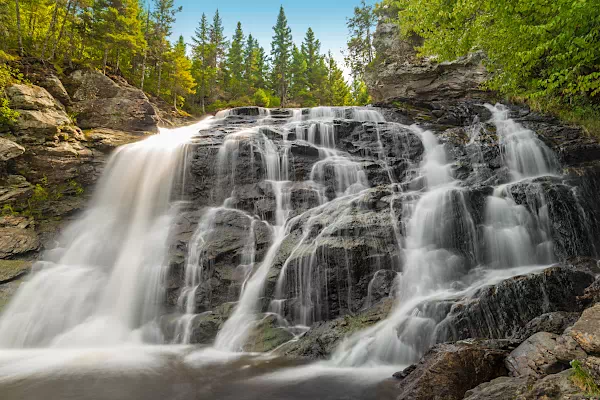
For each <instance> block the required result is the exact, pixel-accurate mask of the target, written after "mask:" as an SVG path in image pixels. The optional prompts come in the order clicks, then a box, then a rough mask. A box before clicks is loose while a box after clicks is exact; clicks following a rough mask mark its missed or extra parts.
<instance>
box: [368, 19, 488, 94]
mask: <svg viewBox="0 0 600 400" xmlns="http://www.w3.org/2000/svg"><path fill="white" fill-rule="evenodd" d="M373 43H374V46H375V49H376V51H377V57H376V59H375V61H374V62H373V64H372V65H371V66H369V68H368V69H367V72H366V75H365V81H366V83H367V86H368V87H369V91H370V94H371V96H372V97H373V100H374V101H375V102H377V103H382V102H386V103H391V102H392V101H393V100H402V99H404V100H409V99H410V100H413V101H417V102H418V101H434V100H449V99H453V98H466V97H484V94H483V93H482V92H480V90H479V87H480V85H481V84H482V83H483V82H484V81H485V80H486V78H487V77H488V74H487V72H486V69H485V66H484V65H483V60H484V56H483V54H481V53H475V54H472V55H469V56H468V57H464V58H460V59H458V60H455V61H452V62H443V63H437V62H435V61H434V60H427V59H420V58H418V57H417V56H416V51H415V47H417V46H419V45H421V44H422V40H421V39H420V38H419V37H416V36H415V37H411V38H409V39H401V38H400V32H399V29H398V26H397V25H396V24H394V23H389V22H386V21H385V20H381V21H380V22H379V24H378V26H377V31H376V32H375V35H374V39H373Z"/></svg>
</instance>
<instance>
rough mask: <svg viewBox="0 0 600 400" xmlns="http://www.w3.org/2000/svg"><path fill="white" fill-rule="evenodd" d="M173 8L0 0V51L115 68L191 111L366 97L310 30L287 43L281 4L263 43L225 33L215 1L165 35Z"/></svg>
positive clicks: (90, 0)
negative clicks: (189, 25)
mask: <svg viewBox="0 0 600 400" xmlns="http://www.w3.org/2000/svg"><path fill="white" fill-rule="evenodd" d="M181 11H182V8H181V7H176V6H175V4H174V0H153V2H152V3H151V4H150V5H149V6H146V5H145V3H144V2H142V1H141V0H0V36H1V37H3V38H6V39H5V40H2V41H1V43H0V51H2V54H3V55H4V56H5V57H6V58H9V57H14V56H31V57H35V58H38V59H41V60H44V61H45V62H47V63H51V64H53V65H54V66H55V67H56V68H57V69H58V70H62V69H65V68H72V67H74V66H82V65H83V66H90V67H93V68H97V69H98V70H100V71H102V72H104V73H105V74H109V75H111V74H112V75H120V76H123V77H125V78H126V79H127V80H128V81H129V82H130V83H131V84H133V85H135V86H137V87H139V88H141V89H142V90H144V91H146V92H147V93H149V94H151V95H153V96H155V97H159V98H161V99H163V100H165V101H168V102H170V103H171V104H173V105H174V106H175V107H185V109H187V110H188V111H191V112H193V113H195V114H201V113H205V112H212V111H216V110H218V109H222V108H226V107H234V106H243V105H252V104H257V105H262V106H265V107H278V106H301V107H308V106H319V105H364V104H367V103H368V102H369V100H370V99H369V98H368V95H366V88H365V87H364V84H363V83H362V82H359V81H356V82H354V83H353V84H349V83H348V82H347V81H346V80H345V78H344V74H343V73H342V69H341V67H340V66H339V65H338V64H337V63H336V61H335V59H334V57H333V55H332V54H331V53H328V54H324V53H323V52H322V49H321V43H320V41H319V40H318V38H317V37H316V34H315V32H314V31H313V30H312V29H310V28H309V29H308V30H307V32H305V33H304V37H303V40H302V42H301V44H300V43H299V42H298V44H295V42H294V41H293V40H292V39H293V38H292V31H291V29H290V28H289V26H288V21H287V17H286V14H285V10H284V9H283V7H281V8H280V10H279V14H278V16H277V19H276V20H275V21H274V23H275V24H274V26H273V40H272V43H271V46H270V48H268V49H265V48H263V47H261V45H260V44H259V42H258V41H257V40H256V39H255V38H254V37H253V36H252V34H251V33H249V32H244V29H243V25H242V23H241V22H238V23H237V29H236V30H235V32H234V34H233V35H232V36H231V37H230V38H228V37H227V36H226V35H225V32H224V26H223V20H222V19H221V16H220V14H219V11H218V10H217V11H216V13H215V14H214V15H212V16H207V15H205V14H203V15H201V16H198V25H197V28H196V31H195V34H194V36H193V37H192V38H191V41H190V43H186V41H185V40H184V38H183V37H179V38H171V35H172V27H173V25H174V24H175V22H176V19H177V15H178V14H179V13H180V12H181ZM1 61H2V60H0V64H1V65H2V67H0V68H3V70H4V71H5V73H6V68H7V66H6V65H5V64H4V63H1ZM0 74H1V73H0ZM2 97H3V96H2V88H0V98H2ZM2 104H4V103H1V104H0V105H2Z"/></svg>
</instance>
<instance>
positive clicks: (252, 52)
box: [244, 34, 258, 93]
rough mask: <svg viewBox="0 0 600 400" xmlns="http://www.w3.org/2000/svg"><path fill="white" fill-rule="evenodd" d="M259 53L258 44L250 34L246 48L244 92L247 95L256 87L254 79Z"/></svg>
mask: <svg viewBox="0 0 600 400" xmlns="http://www.w3.org/2000/svg"><path fill="white" fill-rule="evenodd" d="M257 51H258V49H257V43H256V41H255V40H254V37H252V34H249V35H248V39H247V40H246V46H245V47H244V91H245V92H246V93H249V92H252V91H253V90H252V89H253V88H255V87H256V86H255V82H254V77H255V75H256V52H257Z"/></svg>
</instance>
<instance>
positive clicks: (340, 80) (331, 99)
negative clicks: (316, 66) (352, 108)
mask: <svg viewBox="0 0 600 400" xmlns="http://www.w3.org/2000/svg"><path fill="white" fill-rule="evenodd" d="M327 63H328V70H329V76H328V84H327V87H328V94H329V96H328V103H329V105H332V106H348V105H350V104H352V95H351V93H350V88H349V87H348V84H347V83H346V81H345V80H344V73H343V72H342V70H341V69H340V68H339V67H338V66H337V63H336V62H335V59H334V58H333V55H332V54H331V52H329V55H328V56H327Z"/></svg>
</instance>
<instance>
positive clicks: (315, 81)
mask: <svg viewBox="0 0 600 400" xmlns="http://www.w3.org/2000/svg"><path fill="white" fill-rule="evenodd" d="M302 54H303V55H304V58H305V59H306V82H307V85H308V90H309V92H310V98H311V102H310V105H319V104H326V100H325V93H324V89H325V85H326V82H327V66H326V64H325V62H324V57H323V56H322V55H321V42H320V41H319V40H317V39H316V38H315V33H314V32H313V30H312V29H311V28H308V30H307V31H306V36H305V37H304V41H303V42H302Z"/></svg>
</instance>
